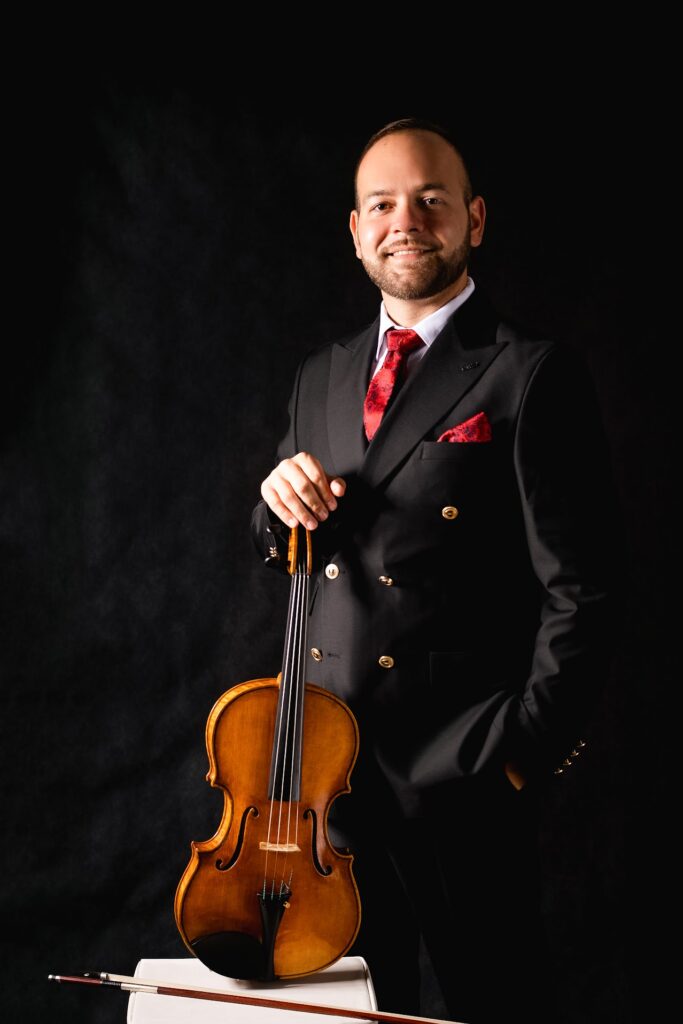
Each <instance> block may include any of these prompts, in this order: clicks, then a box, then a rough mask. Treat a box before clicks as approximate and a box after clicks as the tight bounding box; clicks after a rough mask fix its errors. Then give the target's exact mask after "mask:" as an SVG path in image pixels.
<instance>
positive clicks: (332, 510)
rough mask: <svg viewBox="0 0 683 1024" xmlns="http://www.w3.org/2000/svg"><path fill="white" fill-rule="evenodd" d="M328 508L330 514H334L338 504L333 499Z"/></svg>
mask: <svg viewBox="0 0 683 1024" xmlns="http://www.w3.org/2000/svg"><path fill="white" fill-rule="evenodd" d="M327 507H328V508H329V510H330V512H334V510H335V508H336V507H337V502H336V501H335V500H334V498H333V499H332V501H328V503H327Z"/></svg>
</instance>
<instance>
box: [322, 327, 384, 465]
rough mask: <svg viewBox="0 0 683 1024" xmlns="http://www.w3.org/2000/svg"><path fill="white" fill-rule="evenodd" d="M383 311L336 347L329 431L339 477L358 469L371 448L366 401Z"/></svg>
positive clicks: (331, 386)
mask: <svg viewBox="0 0 683 1024" xmlns="http://www.w3.org/2000/svg"><path fill="white" fill-rule="evenodd" d="M378 332H379V314H378V315H377V316H376V318H375V319H374V321H373V322H372V323H371V324H369V325H368V326H367V327H364V328H363V330H362V331H361V332H360V333H359V334H356V335H354V336H353V337H350V338H346V339H342V340H341V341H339V342H337V343H335V344H334V345H333V346H332V362H331V365H330V379H329V385H328V387H329V390H328V395H327V432H328V437H329V441H330V451H331V452H332V458H333V460H334V467H335V470H336V472H337V474H338V475H339V476H344V475H345V474H347V473H350V472H356V471H357V469H358V467H359V466H360V464H361V462H362V461H363V458H364V457H365V453H366V451H367V449H368V442H367V439H366V437H365V433H364V431H363V403H364V402H365V392H366V391H367V388H368V381H369V379H370V367H371V365H372V361H373V359H374V356H375V351H376V348H377V337H378Z"/></svg>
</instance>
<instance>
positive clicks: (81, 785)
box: [0, 66, 680, 1024]
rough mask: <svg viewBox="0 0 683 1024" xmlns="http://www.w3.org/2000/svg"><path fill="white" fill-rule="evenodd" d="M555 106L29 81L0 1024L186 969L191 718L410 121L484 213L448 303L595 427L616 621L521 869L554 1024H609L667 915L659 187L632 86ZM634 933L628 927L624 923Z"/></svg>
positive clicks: (666, 533) (17, 334)
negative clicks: (143, 963) (560, 346)
mask: <svg viewBox="0 0 683 1024" xmlns="http://www.w3.org/2000/svg"><path fill="white" fill-rule="evenodd" d="M382 81H383V82H384V79H382ZM576 81H577V82H578V81H579V76H578V75H577V78H576ZM581 83H582V85H583V89H577V88H574V87H573V83H572V87H568V88H562V87H558V86H557V84H556V83H555V84H554V85H553V86H551V85H549V83H548V80H547V79H545V78H544V79H543V80H539V81H537V82H535V83H532V84H530V85H529V86H528V89H523V88H522V87H521V86H519V85H517V86H516V87H515V82H514V81H513V80H512V79H510V78H508V79H507V80H506V85H505V87H504V88H503V87H501V88H500V89H499V90H498V91H497V92H495V94H494V95H493V96H492V98H490V99H487V100H486V101H484V100H481V99H478V98H477V97H476V96H474V97H472V96H470V97H469V98H468V100H467V102H460V101H458V102H457V103H456V102H454V101H453V100H452V99H450V91H446V90H444V89H440V90H436V95H437V96H438V97H440V98H439V99H437V101H436V102H434V101H433V100H432V101H431V102H425V101H424V100H423V99H419V100H417V101H416V99H415V98H414V97H413V98H412V99H411V98H410V97H408V98H401V100H400V101H399V100H396V101H394V100H393V99H391V98H390V97H388V98H387V99H386V100H385V101H384V102H377V101H375V102H370V101H368V100H367V98H366V99H365V100H363V102H358V103H355V104H344V103H341V102H340V103H338V104H337V105H336V106H335V104H334V102H333V101H332V100H331V99H329V97H328V96H327V95H326V92H325V87H324V83H321V82H318V84H317V85H315V84H313V85H312V87H311V89H310V91H309V92H302V94H301V95H300V96H298V97H297V98H296V100H291V101H287V102H284V101H283V100H282V97H281V96H280V95H279V93H278V89H277V83H274V84H271V99H270V100H269V101H268V102H263V103H262V104H258V103H256V101H254V100H251V101H249V99H248V98H247V99H245V93H244V92H242V93H241V94H240V96H239V101H238V97H237V96H236V92H235V89H234V83H233V82H227V81H226V80H225V79H224V77H222V76H221V75H220V74H218V73H215V74H212V73H211V72H209V71H206V70H205V71H204V72H203V73H198V72H197V71H195V72H194V73H193V74H192V75H189V74H183V73H182V71H179V70H178V69H176V70H175V71H174V72H171V71H166V72H164V73H159V71H158V69H156V70H155V72H154V73H153V72H152V71H148V72H144V71H140V70H139V69H137V70H136V71H134V72H133V71H132V70H131V69H125V68H119V70H117V71H116V72H112V71H106V70H102V69H100V70H99V71H98V69H97V67H96V66H92V67H90V68H89V74H88V78H87V83H85V84H84V82H83V81H82V80H79V78H78V76H73V78H71V79H69V77H68V76H66V75H65V76H59V77H51V76H49V75H45V76H44V77H42V78H41V77H40V76H33V77H32V78H31V79H30V80H28V79H27V80H26V81H24V83H23V86H22V96H21V100H22V103H21V108H20V109H18V110H17V111H16V112H15V114H14V117H13V123H12V129H13V130H15V131H16V136H15V137H16V145H15V146H14V147H13V159H12V161H11V167H10V170H11V175H12V183H11V186H10V187H9V188H8V191H7V194H6V197H5V200H6V218H7V220H8V221H12V222H13V223H14V224H15V225H16V227H17V230H16V232H14V233H13V235H12V241H11V245H10V244H9V243H8V244H7V249H8V250H10V249H11V251H8V252H7V253H6V255H7V256H9V257H10V271H9V275H8V280H9V283H10V289H9V296H8V300H7V301H8V307H7V308H8V311H9V312H10V313H11V312H12V311H14V312H15V314H16V315H15V316H8V320H7V323H6V331H5V335H6V354H5V357H4V367H3V373H2V405H1V410H0V411H1V413H2V427H3V432H2V452H1V457H2V463H1V464H2V502H1V506H0V508H1V516H2V519H1V522H2V527H1V535H0V538H1V543H2V566H3V570H4V571H3V576H4V582H3V585H2V588H1V600H2V615H3V622H4V630H5V642H4V653H3V656H2V663H3V664H2V669H3V676H4V682H3V689H2V697H3V705H4V708H3V711H4V714H3V716H2V718H3V738H2V750H3V755H4V760H5V767H4V769H3V772H2V809H3V818H4V823H5V830H4V831H5V839H4V842H3V858H4V861H5V863H4V867H3V897H2V898H3V913H4V921H3V926H2V935H3V940H4V941H5V942H6V944H7V950H6V952H4V953H3V963H4V964H5V965H7V966H10V970H9V972H8V977H7V980H6V981H5V982H4V984H3V997H4V1001H5V1002H6V1006H7V1009H8V1011H9V1013H10V1015H11V1017H12V1019H21V1020H23V1021H33V1020H44V1019H50V1020H54V1021H57V1020H70V1021H74V1020H83V1021H93V1022H106V1021H120V1020H123V1019H124V1018H125V999H124V997H122V996H117V995H116V994H110V993H106V992H96V993H93V992H91V991H82V990H81V989H80V988H79V989H77V990H76V989H68V990H67V989H61V990H60V989H56V988H55V989H52V988H51V987H49V986H48V985H47V983H46V982H45V981H44V979H45V977H46V975H47V974H48V973H51V972H52V973H71V972H76V971H80V970H87V969H95V970H108V971H111V972H114V973H133V970H134V968H135V964H136V962H137V960H138V959H140V958H142V957H181V956H184V955H185V952H186V951H185V949H184V946H183V945H182V943H181V940H180V937H179V935H178V933H177V931H176V927H175V923H174V920H173V896H174V892H175V887H176V885H177V883H178V880H179V878H180V876H181V874H182V872H183V870H184V868H185V865H186V863H187V861H188V859H189V853H190V847H189V843H190V840H191V839H206V838H209V836H210V835H212V834H213V832H214V830H215V828H216V826H217V824H218V820H219V817H220V809H221V799H220V796H219V794H218V792H217V791H213V790H211V789H210V787H209V786H208V785H207V783H206V782H205V780H204V776H205V773H206V770H207V760H206V752H205V747H204V727H205V723H206V718H207V715H208V713H209V711H210V709H211V707H212V705H213V703H214V701H215V700H216V699H217V697H218V696H219V695H220V694H221V693H222V692H223V691H224V690H226V689H228V688H229V687H230V686H231V685H233V684H235V683H237V682H241V681H243V680H246V679H250V678H254V677H259V676H268V675H275V674H276V673H277V671H278V670H279V667H280V665H279V658H280V653H281V646H282V638H283V636H284V614H285V607H286V600H287V596H288V587H287V582H286V580H284V579H281V578H279V577H278V576H276V574H271V573H270V572H268V571H267V570H266V569H265V568H264V567H263V566H262V564H261V562H260V561H259V559H258V558H257V556H256V553H255V551H254V550H253V549H252V547H251V541H250V538H249V517H250V513H251V509H252V506H253V504H254V503H255V501H256V500H257V498H258V496H259V484H260V481H261V479H262V478H263V477H264V476H265V475H266V474H267V472H268V471H269V469H270V468H271V465H272V461H273V457H274V452H275V446H276V442H277V440H278V439H279V436H280V434H281V432H282V431H283V429H284V426H285V417H286V403H287V399H288V396H289V390H290V386H291V383H292V379H293V374H294V370H295V368H296V365H297V363H298V361H299V359H300V358H301V356H302V355H303V353H304V352H305V351H306V350H307V349H308V348H310V347H312V346H313V345H317V344H322V343H324V342H326V341H330V340H333V339H334V338H336V337H337V336H339V335H341V334H343V333H345V332H347V331H350V330H353V329H354V328H356V327H359V326H360V325H362V324H364V323H366V322H367V321H369V320H371V319H372V318H373V317H374V316H375V314H376V312H377V310H378V307H379V301H380V296H379V293H378V292H377V291H376V290H375V288H374V287H373V286H372V285H371V284H370V282H369V281H368V280H367V278H366V277H365V274H364V271H363V269H362V266H361V264H360V262H359V261H358V260H357V259H356V257H355V254H354V252H353V247H352V240H351V235H350V233H349V230H348V215H349V211H350V209H351V206H352V199H353V193H352V175H353V169H354V166H355V161H356V159H357V156H358V154H359V152H360V150H361V149H362V147H363V145H364V143H365V142H366V140H367V138H368V137H369V136H370V135H371V134H372V133H373V132H374V131H376V130H377V129H378V128H379V127H381V126H382V125H383V124H385V123H386V122H388V121H390V120H393V119H395V118H397V117H401V116H406V115H410V114H415V115H418V116H425V117H429V118H432V119H434V120H437V121H441V122H443V123H444V124H447V125H448V126H450V127H451V128H452V129H453V130H454V132H455V135H456V137H457V138H459V140H460V143H461V147H462V150H463V153H464V155H465V158H466V159H467V160H468V163H469V166H470V170H471V175H472V178H473V183H474V186H475V191H476V192H480V193H481V194H483V195H484V197H485V199H486V202H487V210H488V221H487V226H486V232H485V239H484V245H483V247H482V249H481V250H479V251H477V252H476V253H475V257H474V259H473V262H472V264H471V266H470V273H471V274H472V276H473V277H474V278H475V281H476V283H477V286H478V287H479V286H480V287H482V288H483V289H485V290H486V291H488V293H489V294H490V296H491V298H492V300H493V301H494V303H495V304H496V305H497V306H498V308H499V309H500V311H501V313H503V314H504V315H505V314H507V315H509V316H512V317H514V318H515V319H516V320H521V321H522V322H526V323H528V324H529V326H530V327H532V328H534V329H540V330H542V331H543V332H545V333H546V334H547V335H548V336H551V337H554V338H557V339H560V340H562V341H564V342H566V343H567V344H569V345H571V346H572V347H573V348H575V349H577V350H579V351H580V352H581V353H582V354H583V356H584V357H585V359H586V361H587V363H588V364H589V367H590V369H591V372H592V375H593V378H594V380H595V384H596V388H597V391H598V394H599V398H600V402H601V406H602V409H603V413H604V420H605V425H606V429H607V433H608V437H609V441H610V446H611V452H612V459H613V466H614V474H615V478H616V482H617V485H618V488H619V493H620V495H621V499H622V507H623V515H624V525H625V531H626V537H627V550H625V551H624V560H625V562H626V563H627V565H628V570H629V573H630V582H629V588H628V589H629V592H628V594H627V595H626V605H627V610H626V614H625V621H624V623H623V629H622V635H621V638H620V641H619V644H618V648H617V650H616V653H615V660H614V667H613V671H612V674H611V676H610V679H609V680H608V681H607V684H606V689H605V693H604V698H603V700H602V702H601V704H600V707H599V710H598V713H597V715H596V717H595V719H594V721H593V722H592V724H591V727H590V730H589V733H588V735H587V738H588V740H589V743H588V746H587V748H586V751H585V752H584V754H583V756H582V757H581V758H580V759H579V760H578V761H577V763H576V764H575V765H574V766H573V767H572V768H571V769H570V771H569V772H568V773H567V774H566V775H565V776H563V777H558V779H557V785H556V786H555V788H554V789H553V790H552V791H551V793H550V794H549V796H548V798H547V801H546V806H545V807H544V820H543V827H542V833H541V843H542V854H543V865H544V868H543V870H544V907H545V917H546V924H547V929H548V941H549V944H550V947H551V951H552V956H553V960H554V963H555V965H556V976H557V977H556V983H557V988H558V992H559V994H560V1003H561V1005H562V1006H563V1015H562V1017H561V1021H560V1022H558V1024H584V1022H586V1024H587V1022H615V1024H616V1022H618V1024H622V1022H627V1021H630V1020H631V1002H632V998H633V995H632V984H631V979H632V977H633V976H634V973H636V974H637V975H638V976H639V977H640V978H641V979H642V978H643V956H644V955H645V953H646V952H647V951H648V950H649V951H652V950H655V956H654V959H655V960H656V959H657V957H658V956H659V955H660V954H659V952H658V949H659V936H658V933H657V931H658V927H659V923H658V922H659V917H658V916H657V912H656V906H657V905H658V901H659V900H660V899H661V898H662V896H664V895H665V893H666V891H667V887H668V876H667V874H666V868H665V866H664V865H663V864H662V863H661V861H660V859H659V854H658V852H657V848H658V844H659V843H660V842H661V838H660V836H661V833H660V816H661V815H662V814H663V811H664V808H665V807H666V806H667V799H668V797H667V793H666V782H667V778H668V771H669V766H668V764H667V744H666V743H665V742H663V741H661V740H660V736H661V735H662V731H663V728H662V722H661V718H662V717H663V714H664V712H665V709H666V706H667V704H666V702H667V700H668V699H669V693H670V691H671V688H672V687H673V686H674V685H675V677H674V674H673V656H672V655H671V654H669V651H670V650H671V647H672V644H671V640H670V632H669V626H670V625H671V626H673V616H672V608H671V598H670V590H669V581H670V580H671V579H672V578H673V569H672V567H671V565H672V555H673V550H674V547H675V546H676V540H677V537H676V535H675V533H674V517H673V516H671V515H670V506H671V504H672V502H673V495H674V473H673V468H674V467H673V450H674V449H673V445H672V443H671V442H672V431H673V420H674V409H675V404H674V401H673V388H674V385H673V377H674V374H673V373H672V364H671V362H670V355H671V352H670V346H671V344H672V341H671V340H670V338H671V335H670V332H669V330H668V328H667V327H666V326H665V318H664V295H665V286H664V283H663V275H664V265H665V262H666V261H665V260H664V258H663V255H662V250H663V246H664V244H665V243H666V240H667V236H668V224H667V220H666V216H665V213H664V208H663V206H662V205H661V204H660V202H659V200H658V196H660V195H661V193H660V190H661V188H662V176H663V172H664V169H665V166H666V164H667V158H666V156H665V153H664V148H663V142H662V138H663V136H662V133H661V121H657V120H656V118H655V117H654V116H653V106H654V107H656V103H655V104H653V100H657V99H658V96H657V91H656V87H655V86H653V85H652V80H649V91H648V90H646V89H645V88H644V87H643V84H642V80H633V79H631V78H630V76H628V75H626V73H625V72H623V73H622V74H621V77H618V78H617V79H616V81H615V80H613V79H612V78H610V77H609V76H607V78H606V79H605V81H604V82H602V84H601V85H600V86H596V85H595V84H594V83H589V84H588V85H586V82H585V79H583V78H582V79H581ZM548 90H550V93H551V95H547V92H548ZM379 92H380V95H382V90H379ZM655 112H656V111H655ZM660 112H661V111H660ZM10 324H13V326H11V327H10ZM675 344H676V346H678V345H679V344H680V339H678V338H676V339H675ZM580 415H581V409H580V408H577V409H576V416H577V418H578V417H580ZM590 500H591V498H590V495H589V494H587V495H586V501H589V502H590ZM504 594H505V581H504V580H501V592H500V597H501V600H503V599H504ZM641 839H645V840H646V848H645V849H642V850H641V848H640V846H638V845H637V844H638V840H641ZM647 848H649V857H648V856H647ZM635 849H638V854H637V856H636V857H632V856H631V852H632V851H633V850H635ZM638 906H639V907H640V910H641V911H642V910H643V909H645V910H647V909H650V910H653V909H655V913H654V914H652V915H651V916H650V918H648V920H647V922H645V923H642V922H641V923H640V924H639V925H638V927H636V926H635V925H634V914H635V908H636V907H638ZM634 963H637V964H638V967H637V971H634ZM370 967H371V968H372V965H370ZM653 978H654V976H653ZM529 979H530V983H533V964H529ZM661 980H662V979H661V978H660V977H656V984H654V985H653V989H654V988H656V989H657V990H659V988H660V982H661ZM651 1019H654V1018H651ZM549 1024H552V1022H549Z"/></svg>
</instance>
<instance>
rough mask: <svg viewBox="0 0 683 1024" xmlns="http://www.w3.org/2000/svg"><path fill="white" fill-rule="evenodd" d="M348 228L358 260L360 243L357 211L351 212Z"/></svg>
mask: <svg viewBox="0 0 683 1024" xmlns="http://www.w3.org/2000/svg"><path fill="white" fill-rule="evenodd" d="M349 228H350V231H351V234H352V235H353V244H354V248H355V250H356V256H357V257H358V259H360V258H361V252H360V242H359V241H358V210H351V216H350V217H349Z"/></svg>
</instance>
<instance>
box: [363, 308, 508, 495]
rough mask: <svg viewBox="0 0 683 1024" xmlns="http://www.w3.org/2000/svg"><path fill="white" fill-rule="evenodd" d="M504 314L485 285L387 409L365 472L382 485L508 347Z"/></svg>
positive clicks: (373, 484)
mask: <svg viewBox="0 0 683 1024" xmlns="http://www.w3.org/2000/svg"><path fill="white" fill-rule="evenodd" d="M499 319H500V318H499V317H498V315H497V313H496V311H495V310H494V309H493V307H492V306H491V305H490V304H489V302H488V300H487V299H486V297H485V296H484V294H483V292H482V291H481V289H479V288H477V289H475V291H474V293H473V295H471V296H470V298H469V299H468V300H467V302H465V303H464V304H463V305H462V306H460V307H459V308H458V309H457V310H456V311H455V313H453V315H452V316H450V317H449V318H448V320H447V321H446V323H445V325H444V327H443V330H442V331H441V333H440V334H439V335H438V336H437V337H436V338H435V339H434V341H433V342H432V344H431V346H430V349H429V352H427V353H426V354H425V356H424V357H423V358H422V359H421V360H420V362H419V363H418V365H417V367H416V368H415V372H414V373H412V374H411V375H410V377H409V378H408V380H407V381H406V383H405V384H404V386H403V387H402V388H401V390H400V391H399V393H398V395H397V396H396V400H395V402H393V403H392V404H391V405H390V406H389V409H388V410H387V412H386V414H385V416H384V418H383V420H382V422H381V423H380V426H379V428H378V430H377V433H376V434H375V436H374V437H373V439H372V443H371V444H370V445H369V447H368V449H367V453H366V455H365V458H364V460H363V463H362V466H361V469H360V476H361V477H362V478H363V480H364V481H365V482H366V483H367V484H368V485H369V486H370V487H377V486H378V485H379V484H381V483H382V481H383V480H385V479H386V477H387V476H388V475H389V474H390V473H391V472H393V470H394V469H395V468H396V467H397V465H398V464H399V463H400V462H401V461H402V460H403V459H404V458H405V457H406V456H407V455H409V454H410V452H411V451H412V450H413V449H414V448H415V446H416V445H417V444H419V443H420V441H422V440H423V439H424V437H425V435H427V434H428V433H429V432H430V431H431V430H433V428H434V427H435V426H436V424H437V423H438V422H439V420H441V419H443V418H444V416H445V415H446V414H447V413H448V411H449V410H450V409H452V408H453V407H454V406H456V405H457V404H458V402H460V401H461V400H462V399H463V398H464V396H465V395H466V394H467V392H468V391H469V390H470V389H471V388H472V387H473V386H474V384H476V382H477V381H478V380H479V378H480V377H481V376H482V374H483V373H485V372H486V370H487V369H488V368H489V366H491V364H492V363H493V361H494V360H495V359H496V358H497V356H499V355H500V353H501V352H502V350H503V349H504V348H505V347H506V345H507V342H501V343H500V344H496V333H497V326H498V322H499Z"/></svg>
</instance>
